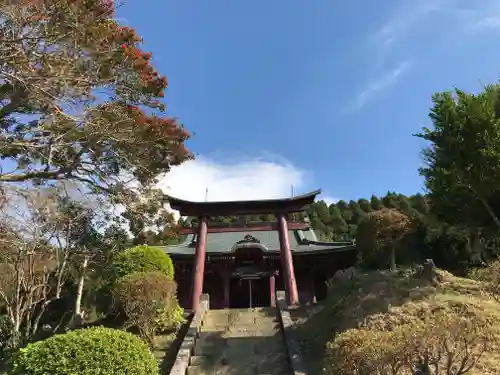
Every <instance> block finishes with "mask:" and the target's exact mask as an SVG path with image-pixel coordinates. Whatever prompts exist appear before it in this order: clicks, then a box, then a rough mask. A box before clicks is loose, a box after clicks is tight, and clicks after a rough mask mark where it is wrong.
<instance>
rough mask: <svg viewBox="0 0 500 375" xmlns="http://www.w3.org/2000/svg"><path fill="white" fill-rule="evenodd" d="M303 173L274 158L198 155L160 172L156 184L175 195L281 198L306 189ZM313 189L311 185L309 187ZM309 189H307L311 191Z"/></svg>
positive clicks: (215, 198) (218, 198) (200, 198)
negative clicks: (163, 173)
mask: <svg viewBox="0 0 500 375" xmlns="http://www.w3.org/2000/svg"><path fill="white" fill-rule="evenodd" d="M306 175H307V173H306V172H305V171H303V170H301V169H299V168H297V167H296V166H294V165H293V164H291V163H290V162H288V161H286V160H282V159H279V158H276V157H244V158H231V159H226V160H215V159H211V158H207V157H202V156H201V157H198V158H197V159H195V160H191V161H188V162H186V163H184V164H182V165H180V166H178V167H174V168H172V170H171V171H170V172H169V173H167V174H166V175H164V176H163V177H162V178H161V179H160V182H159V183H158V187H159V188H160V189H162V191H163V192H164V193H165V194H168V195H171V196H174V197H176V198H181V199H186V200H191V201H204V200H205V190H206V189H208V195H207V198H208V201H231V200H252V199H269V198H285V197H290V196H291V194H292V185H293V189H294V194H295V195H299V194H303V193H305V192H306V189H307V188H308V186H306V181H307V179H306ZM313 189H314V188H313ZM313 189H311V190H313Z"/></svg>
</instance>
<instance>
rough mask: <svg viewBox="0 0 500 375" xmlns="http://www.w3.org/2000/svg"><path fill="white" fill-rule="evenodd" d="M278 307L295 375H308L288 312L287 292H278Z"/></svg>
mask: <svg viewBox="0 0 500 375" xmlns="http://www.w3.org/2000/svg"><path fill="white" fill-rule="evenodd" d="M276 306H277V308H278V312H279V318H280V323H281V328H282V330H283V334H284V336H285V344H286V349H287V352H288V358H289V359H290V363H291V366H292V370H293V373H294V375H306V374H307V370H306V366H305V362H304V358H303V356H302V352H301V349H300V344H299V341H298V340H297V338H296V336H295V332H294V330H293V321H292V317H291V316H290V312H289V311H288V306H287V303H286V298H285V292H284V291H282V290H279V291H277V292H276Z"/></svg>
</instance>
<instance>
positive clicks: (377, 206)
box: [370, 195, 383, 211]
mask: <svg viewBox="0 0 500 375" xmlns="http://www.w3.org/2000/svg"><path fill="white" fill-rule="evenodd" d="M370 206H371V208H372V210H373V211H378V210H381V209H382V207H383V206H382V202H381V201H380V199H378V197H377V196H376V195H372V197H371V198H370Z"/></svg>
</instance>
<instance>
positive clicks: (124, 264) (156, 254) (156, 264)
mask: <svg viewBox="0 0 500 375" xmlns="http://www.w3.org/2000/svg"><path fill="white" fill-rule="evenodd" d="M112 267H113V270H114V274H115V277H116V278H117V279H118V278H120V277H123V276H125V275H129V274H131V273H134V272H155V271H158V272H161V273H163V274H164V275H166V276H167V277H168V278H169V279H171V280H173V279H174V264H173V263H172V259H170V256H169V255H168V254H167V253H165V252H164V251H163V250H161V249H159V248H157V247H152V246H147V245H140V246H135V247H132V248H130V249H127V250H125V251H123V252H121V253H119V254H117V256H116V257H115V259H114V260H113V264H112Z"/></svg>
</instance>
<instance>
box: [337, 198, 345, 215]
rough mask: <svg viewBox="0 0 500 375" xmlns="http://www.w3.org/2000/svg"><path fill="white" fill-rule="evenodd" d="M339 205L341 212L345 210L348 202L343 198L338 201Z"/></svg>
mask: <svg viewBox="0 0 500 375" xmlns="http://www.w3.org/2000/svg"><path fill="white" fill-rule="evenodd" d="M337 207H338V208H339V210H340V212H344V210H345V209H346V208H347V203H346V202H345V201H343V200H342V199H341V200H339V201H338V202H337Z"/></svg>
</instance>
